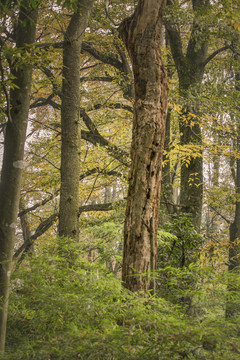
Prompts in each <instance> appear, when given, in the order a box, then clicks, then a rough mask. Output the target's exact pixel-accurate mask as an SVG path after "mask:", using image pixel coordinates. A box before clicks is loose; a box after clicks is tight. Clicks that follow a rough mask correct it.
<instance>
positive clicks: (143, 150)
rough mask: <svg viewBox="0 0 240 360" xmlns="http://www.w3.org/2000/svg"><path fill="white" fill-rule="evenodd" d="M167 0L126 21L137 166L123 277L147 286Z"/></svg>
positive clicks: (163, 97) (153, 0) (132, 285)
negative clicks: (133, 96) (163, 26)
mask: <svg viewBox="0 0 240 360" xmlns="http://www.w3.org/2000/svg"><path fill="white" fill-rule="evenodd" d="M164 8H165V0H143V1H141V0H140V1H139V3H138V5H137V8H136V10H135V12H134V14H133V16H132V17H131V18H128V19H125V20H124V21H123V23H122V24H121V25H120V34H121V37H122V39H123V40H124V42H125V44H126V47H127V49H128V52H129V55H130V58H131V61H132V66H133V73H134V84H135V103H134V118H133V135H132V147H131V160H132V163H131V168H130V173H129V190H128V197H127V209H126V220H125V227H124V250H123V268H122V279H123V283H124V286H125V287H126V288H128V289H130V290H132V291H136V290H143V291H147V290H148V289H149V288H150V287H151V288H154V284H153V283H151V281H150V277H151V273H152V272H153V271H154V270H155V267H156V254H157V228H158V215H159V204H160V182H161V165H162V155H163V144H164V134H165V122H166V112H167V81H166V75H165V71H164V68H163V64H162V60H161V53H160V45H161V30H162V16H163V12H164Z"/></svg>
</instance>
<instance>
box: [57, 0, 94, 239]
mask: <svg viewBox="0 0 240 360" xmlns="http://www.w3.org/2000/svg"><path fill="white" fill-rule="evenodd" d="M93 3H94V0H79V1H78V2H77V4H78V8H77V11H76V12H75V13H74V14H73V15H72V18H71V20H70V23H69V26H68V28H67V31H66V33H65V36H64V45H63V81H62V107H61V127H62V148H61V191H60V209H59V235H60V237H69V238H72V239H75V240H78V235H79V226H78V218H79V178H80V137H81V130H80V97H79V90H80V55H81V47H82V39H83V36H84V33H85V29H86V27H87V24H88V19H89V16H90V12H91V9H92V6H93Z"/></svg>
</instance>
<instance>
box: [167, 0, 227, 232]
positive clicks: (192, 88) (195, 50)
mask: <svg viewBox="0 0 240 360" xmlns="http://www.w3.org/2000/svg"><path fill="white" fill-rule="evenodd" d="M191 4H192V9H193V14H194V17H193V22H192V24H191V29H190V37H189V39H188V43H187V46H186V51H184V40H183V38H182V36H181V32H180V26H178V25H179V24H178V23H177V21H176V13H175V12H174V10H175V6H176V2H175V1H173V0H168V1H167V8H168V10H169V13H168V16H167V17H166V21H165V25H166V30H167V33H168V39H169V43H170V47H171V53H172V56H173V59H174V62H175V65H176V69H177V73H178V79H179V94H180V96H181V98H182V102H183V105H182V109H181V111H180V114H179V130H180V144H181V146H185V147H192V148H193V149H194V155H192V156H191V157H190V159H189V162H188V163H187V162H186V161H183V162H182V164H181V190H180V204H181V206H182V208H183V209H184V211H185V212H186V213H188V214H190V216H191V217H192V221H193V224H195V225H196V226H197V227H199V226H200V225H201V217H202V202H203V159H202V131H201V124H200V122H199V119H198V113H199V109H198V104H197V97H198V96H199V90H200V89H199V87H200V85H201V83H202V79H203V75H204V71H205V67H206V65H207V64H208V63H209V62H210V61H211V60H212V59H213V58H214V57H215V56H216V55H218V54H219V53H221V52H223V51H224V50H226V49H228V48H229V46H228V45H224V46H223V47H221V48H219V49H217V50H215V51H213V52H212V54H210V55H209V54H208V47H209V37H210V32H209V28H208V26H207V24H206V22H204V21H203V18H206V16H207V11H208V9H210V8H209V4H210V2H209V0H204V1H203V0H192V1H191ZM184 6H185V5H184ZM171 11H172V12H171Z"/></svg>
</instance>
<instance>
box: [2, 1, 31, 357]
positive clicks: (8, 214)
mask: <svg viewBox="0 0 240 360" xmlns="http://www.w3.org/2000/svg"><path fill="white" fill-rule="evenodd" d="M26 3H27V2H26V1H25V2H24V4H26ZM30 4H31V2H29V6H28V7H27V5H25V6H21V7H20V10H19V16H18V23H17V27H16V49H17V48H21V51H22V56H23V57H24V54H25V51H28V52H29V47H28V46H29V45H31V44H32V43H34V41H35V30H36V19H37V10H34V9H32V8H31V5H30ZM11 73H12V75H13V76H14V85H16V86H15V87H14V88H12V90H11V91H10V109H9V115H8V121H7V125H6V134H5V141H4V156H3V165H2V172H1V184H0V353H3V352H4V347H5V336H6V323H7V309H8V297H9V284H10V274H11V265H12V253H13V247H14V242H15V228H16V221H17V215H18V210H19V199H20V188H21V178H22V170H23V167H24V166H23V165H24V161H23V160H24V145H25V139H26V131H27V123H28V111H29V104H30V89H31V79H32V69H31V64H30V63H28V64H27V63H24V61H21V60H20V61H19V62H15V63H12V65H11Z"/></svg>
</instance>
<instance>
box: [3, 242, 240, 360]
mask: <svg viewBox="0 0 240 360" xmlns="http://www.w3.org/2000/svg"><path fill="white" fill-rule="evenodd" d="M66 246H67V245H65V250H66ZM57 249H58V245H54V242H52V243H51V245H48V246H46V247H45V249H43V250H42V254H41V256H39V257H36V258H34V259H32V260H30V259H29V260H28V261H27V262H26V263H25V265H24V266H21V267H20V268H19V270H18V271H16V272H15V273H14V276H13V279H12V295H11V300H10V308H9V325H8V335H7V348H6V354H5V357H4V360H10V359H11V360H12V359H13V358H14V359H15V360H23V359H24V360H30V359H31V360H32V359H36V360H43V359H58V360H63V359H64V360H68V359H69V360H72V359H75V358H76V359H77V358H79V359H94V360H95V359H102V360H108V359H109V360H110V359H117V360H120V359H122V360H123V359H132V360H137V359H143V360H144V359H145V360H147V359H153V360H154V359H158V360H160V359H162V360H166V359H169V358H172V359H176V360H177V359H184V358H188V359H213V358H214V359H223V358H224V359H225V360H227V359H229V360H230V359H231V360H234V359H237V358H238V354H237V352H236V349H237V350H238V349H239V346H240V344H239V338H237V331H239V328H238V326H237V325H236V324H234V322H226V321H225V318H224V315H223V313H219V312H218V313H217V316H214V313H211V314H210V315H209V314H208V313H206V314H205V315H204V316H202V317H201V318H198V317H195V319H191V320H190V321H189V320H187V319H186V318H185V317H184V315H183V314H182V313H181V312H180V310H179V309H177V308H176V307H174V306H173V305H171V304H169V303H168V302H167V301H166V300H164V299H161V298H158V297H151V296H143V295H142V294H138V293H129V292H128V291H127V290H126V289H124V288H123V287H122V285H121V282H120V281H119V280H118V279H117V278H116V277H115V276H113V274H111V273H109V272H108V270H106V268H105V267H101V266H99V264H97V265H96V264H95V263H93V262H88V261H86V260H84V258H83V257H82V255H78V256H77V257H76V259H75V260H76V261H75V264H74V266H71V267H69V265H68V261H66V260H65V259H64V258H63V257H61V256H60V255H59V254H58V251H57ZM76 250H78V246H75V251H76ZM69 251H72V247H71V249H69ZM183 275H184V274H183V273H182V274H180V273H179V274H178V276H179V278H181V277H183ZM223 294H224V288H223V287H222V295H223ZM218 295H219V294H218ZM217 300H218V299H216V297H215V303H216V301H217Z"/></svg>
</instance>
